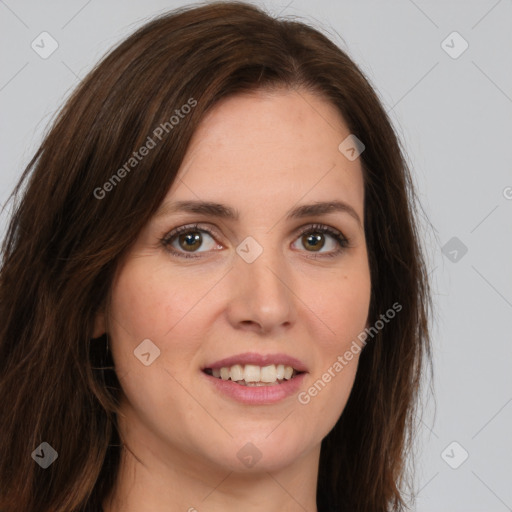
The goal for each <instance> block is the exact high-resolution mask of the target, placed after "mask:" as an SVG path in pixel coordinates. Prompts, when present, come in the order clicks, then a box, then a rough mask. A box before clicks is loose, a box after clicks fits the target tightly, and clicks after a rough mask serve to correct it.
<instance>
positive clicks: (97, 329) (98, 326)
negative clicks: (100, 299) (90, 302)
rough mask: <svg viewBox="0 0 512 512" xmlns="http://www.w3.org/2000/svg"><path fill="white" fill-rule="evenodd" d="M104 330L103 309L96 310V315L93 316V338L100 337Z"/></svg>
mask: <svg viewBox="0 0 512 512" xmlns="http://www.w3.org/2000/svg"><path fill="white" fill-rule="evenodd" d="M105 332H106V328H105V314H104V313H103V311H98V313H96V317H95V318H94V331H93V335H92V337H93V339H96V338H100V337H101V336H103V335H104V334H105Z"/></svg>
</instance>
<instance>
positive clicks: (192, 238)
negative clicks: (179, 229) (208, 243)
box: [178, 231, 203, 251]
mask: <svg viewBox="0 0 512 512" xmlns="http://www.w3.org/2000/svg"><path fill="white" fill-rule="evenodd" d="M202 243H203V237H202V236H201V234H200V233H199V231H189V232H188V233H185V234H184V235H179V237H178V244H179V245H180V247H181V248H182V249H184V250H185V251H188V250H192V251H194V250H196V249H198V248H199V247H201V244H202Z"/></svg>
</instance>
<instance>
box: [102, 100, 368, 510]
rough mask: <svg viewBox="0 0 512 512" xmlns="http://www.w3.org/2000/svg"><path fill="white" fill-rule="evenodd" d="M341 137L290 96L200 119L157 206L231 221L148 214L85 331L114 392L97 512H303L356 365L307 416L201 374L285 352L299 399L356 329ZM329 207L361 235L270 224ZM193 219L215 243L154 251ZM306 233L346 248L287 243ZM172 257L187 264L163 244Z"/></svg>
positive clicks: (356, 291) (354, 198)
mask: <svg viewBox="0 0 512 512" xmlns="http://www.w3.org/2000/svg"><path fill="white" fill-rule="evenodd" d="M349 133H350V131H349V129H348V128H347V126H346V125H345V123H344V121H343V119H342V118H341V116H340V114H339V113H338V111H337V110H336V108H335V107H334V106H333V105H331V104H330V103H328V102H327V101H326V100H324V99H323V98H320V97H318V96H315V95H313V94H311V93H309V92H306V91H303V90H301V91H300V92H299V91H291V90H278V91H273V92H268V91H257V92H255V93H251V94H244V95H237V96H231V97H229V98H227V99H224V100H223V101H222V102H220V103H218V104H217V105H216V106H215V108H214V109H213V110H212V111H211V112H210V113H209V114H208V115H207V117H205V118H204V120H203V122H202V124H201V125H200V127H199V129H198V130H197V131H196V133H195V135H194V138H193V140H192V142H191V145H190V147H189V150H188V152H187V155H186V157H185V160H184V162H183V165H182V167H181V168H180V170H179V174H178V178H177V179H176V181H175V182H174V184H173V186H172V187H171V189H170V190H169V191H168V194H167V197H166V199H165V201H164V203H165V202H167V201H175V200H198V199H200V200H204V201H206V200H208V201H215V202H219V203H223V204H226V205H228V206H231V207H233V208H236V209H237V210H238V211H239V212H240V219H239V220H238V221H234V220H226V219H218V218H213V217H208V216H206V215H203V214H202V215H198V214H192V213H173V214H168V215H162V216H155V217H154V218H153V219H152V220H151V221H150V222H149V223H148V224H147V226H146V227H145V228H144V229H143V231H142V232H141V233H140V236H139V237H138V239H137V240H136V242H135V244H134V246H133V247H132V249H131V251H130V253H129V254H128V255H127V256H126V258H125V259H124V260H123V262H122V264H121V265H120V267H119V268H118V272H117V275H116V278H115V280H114V283H113V289H112V303H111V309H110V313H109V317H108V323H106V322H105V315H104V314H100V315H99V316H98V318H97V319H96V326H95V332H96V334H95V335H96V336H98V335H100V334H101V333H103V332H105V331H106V330H107V331H108V332H109V335H110V339H111V350H112V353H113V357H114V362H115V365H116V371H117V374H118V376H119V380H120V382H121V386H122V388H123V392H124V397H123V400H122V405H121V414H120V415H119V429H120V434H121V438H122V439H123V440H124V443H125V445H126V449H125V450H123V451H122V464H121V470H120V474H119V477H118V480H117V484H116V486H115V488H114V491H113V492H112V494H111V496H109V498H108V499H106V500H105V502H104V504H103V506H104V510H105V512H118V511H121V510H122V511H123V512H140V511H144V510H151V511H152V512H164V511H166V512H168V511H189V512H193V511H194V510H197V511H198V512H203V511H212V512H213V511H219V512H220V511H222V512H231V511H238V510H241V509H243V510H245V511H247V512H253V511H263V510H264V511H267V512H273V511H278V510H279V511H280V512H283V511H299V510H300V511H301V512H303V511H304V510H307V511H312V512H314V511H316V510H317V508H316V485H317V476H318V464H319V456H320V445H321V441H322V439H323V438H324V437H325V436H326V435H327V433H328V432H329V431H330V430H331V429H332V428H333V426H334V425H335V423H336V421H337V420H338V418H339V417H340V415H341V413H342V411H343V409H344V407H345V404H346V402H347V399H348V397H349V394H350V391H351V389H352V385H353V382H354V378H355V374H356V370H357V363H358V357H359V356H358V355H356V356H354V358H353V359H352V360H351V361H350V362H349V363H348V364H347V365H346V366H344V368H343V370H342V371H341V372H338V373H336V372H335V375H336V376H335V377H333V378H332V379H331V381H330V382H329V383H328V384H326V385H325V387H324V388H323V389H322V390H321V392H319V393H318V394H317V396H314V397H312V398H311V400H310V401H309V403H308V404H306V405H303V404H301V403H299V402H298V400H297V396H296V395H293V396H290V397H288V398H286V399H284V400H282V401H280V402H278V403H275V404H269V405H245V404H241V403H239V402H236V401H234V400H233V399H231V398H229V397H227V396H224V395H222V394H220V393H219V392H218V391H216V389H215V387H214V386H213V385H212V384H211V383H210V382H208V380H206V379H205V378H204V377H203V375H202V373H201V368H203V367H204V366H205V365H207V363H212V362H214V361H217V360H219V359H222V358H225V357H228V356H232V355H235V354H239V353H243V352H251V351H253V352H259V353H278V352H279V353H283V352H284V353H286V354H289V355H291V356H294V357H296V358H298V359H300V360H301V361H303V362H304V363H305V364H306V365H307V367H308V373H307V375H306V376H305V380H304V383H303V386H302V387H301V391H304V390H307V389H308V388H309V387H310V386H312V385H313V383H314V382H315V381H317V380H318V379H319V378H321V376H322V374H324V373H325V372H326V371H327V370H328V369H329V368H330V367H332V366H333V364H334V363H335V361H336V360H337V358H338V356H340V355H343V354H344V353H345V352H346V351H347V350H348V349H349V348H350V345H351V343H352V342H353V340H355V339H356V338H357V335H358V334H359V333H360V332H361V331H362V330H363V329H364V328H365V326H366V325H367V319H368V308H369V303H370V291H371V283H370V270H369V266H368V257H367V248H366V242H365V237H364V230H363V223H364V218H363V211H364V185H363V174H362V168H361V163H360V159H359V158H357V159H356V160H354V161H349V160H348V159H347V158H346V157H345V156H344V155H343V154H342V153H341V152H340V151H339V150H338V145H339V144H340V142H341V141H342V140H343V139H345V138H346V137H347V136H348V135H349ZM332 200H340V201H344V202H346V203H348V204H349V205H350V206H352V208H353V209H354V210H355V212H356V213H357V215H358V216H359V219H360V221H361V223H358V221H357V220H356V219H355V218H353V217H352V216H351V215H349V214H348V213H346V212H335V213H327V214H322V215H315V216H314V217H308V218H304V219H296V220H287V219H286V218H285V215H286V213H287V212H288V211H289V210H290V209H291V208H293V207H296V206H298V205H302V204H309V203H314V202H318V201H332ZM196 222H200V223H201V224H202V225H201V227H202V226H203V225H204V226H206V227H211V228H212V229H214V230H215V232H216V233H217V234H218V236H217V235H216V236H215V237H211V236H210V235H209V234H208V233H206V232H204V231H200V234H201V235H202V237H203V238H202V240H203V242H202V245H200V243H199V244H198V245H196V246H194V249H192V250H190V249H189V252H188V254H190V252H192V254H195V255H198V256H199V257H198V258H196V259H193V258H190V259H187V258H184V257H179V256H176V255H172V254H171V253H170V252H169V251H168V250H167V249H166V248H165V247H164V246H163V245H162V244H161V243H160V242H159V239H161V238H162V237H164V236H165V235H166V234H168V233H169V232H170V231H171V230H173V229H174V228H176V227H179V226H183V225H187V224H192V223H196ZM314 223H317V224H322V225H327V226H330V227H333V228H335V229H337V230H339V231H341V232H342V233H343V235H344V236H345V237H346V238H348V239H349V247H347V248H342V249H341V252H340V253H339V254H338V255H336V256H334V257H333V258H328V257H326V256H324V255H325V254H328V253H333V252H335V251H336V250H337V249H338V248H339V247H338V245H337V242H336V240H335V239H334V238H333V237H332V236H331V235H329V234H326V235H323V237H322V234H321V233H320V237H322V238H321V240H323V243H324V245H323V247H322V248H320V249H319V250H317V251H315V248H314V247H312V245H311V243H308V239H307V236H306V237H303V236H301V234H300V232H299V229H300V228H301V227H304V226H308V225H310V224H314ZM191 231H192V233H194V232H195V231H196V230H194V229H191ZM310 233H318V231H315V230H314V229H312V230H311V231H310ZM248 236H251V237H253V238H254V239H255V240H256V241H257V242H258V243H259V244H260V246H261V247H262V248H263V253H262V254H261V255H260V256H259V257H258V258H257V259H256V260H255V261H254V262H252V263H250V264H249V263H247V262H246V261H244V259H242V258H241V257H240V256H239V255H238V253H237V252H236V247H237V246H238V245H239V244H240V243H241V242H242V241H243V240H244V239H245V238H246V237H248ZM320 245H321V244H320ZM173 248H174V249H175V250H176V251H180V252H181V253H182V254H184V253H185V254H186V253H187V245H186V243H184V242H182V243H181V244H180V243H179V239H178V237H176V238H175V239H174V242H173ZM194 250H195V252H194ZM315 255H317V256H319V257H318V259H314V256H315ZM144 339H150V340H152V342H153V343H154V344H155V345H156V346H157V347H158V348H159V350H160V356H159V357H158V358H156V359H155V360H154V362H153V363H151V364H150V365H149V366H145V365H143V364H142V363H141V362H140V361H139V359H137V358H136V357H134V353H133V351H134V349H135V348H136V347H137V346H138V345H139V344H140V343H141V341H142V340H144ZM248 442H251V443H252V444H253V445H254V446H255V447H257V449H258V450H259V452H260V453H261V459H260V460H259V461H258V462H257V463H256V464H255V465H254V466H252V467H251V468H248V467H246V466H245V465H244V464H243V463H242V461H241V460H239V458H238V457H237V452H238V451H239V450H240V448H242V447H243V446H244V445H245V444H246V443H248Z"/></svg>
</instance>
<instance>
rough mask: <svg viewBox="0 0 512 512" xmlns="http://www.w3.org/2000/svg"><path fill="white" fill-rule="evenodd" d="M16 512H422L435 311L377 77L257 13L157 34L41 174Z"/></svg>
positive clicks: (24, 312) (17, 275) (40, 165)
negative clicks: (427, 367) (421, 398)
mask: <svg viewBox="0 0 512 512" xmlns="http://www.w3.org/2000/svg"><path fill="white" fill-rule="evenodd" d="M15 192H16V193H17V196H16V197H18V201H17V203H16V205H15V209H14V213H13V216H12V220H11V222H10V226H9V230H8V233H7V236H6V239H5V242H4V246H3V262H2V268H1V281H0V309H1V314H2V324H1V327H0V396H1V399H2V401H3V404H4V411H5V413H4V414H3V415H2V417H1V420H0V447H1V451H0V453H1V455H2V457H1V458H0V510H2V511H4V512H11V511H21V510H23V511H24V512H35V511H38V512H50V511H52V512H64V511H65V512H69V511H83V510H89V511H98V510H103V511H104V512H117V511H121V510H122V511H128V512H129V511H144V510H148V511H152V512H159V511H163V510H189V511H193V510H197V511H203V510H205V511H206V510H223V511H230V510H238V509H240V508H244V510H254V511H256V510H265V511H273V510H278V509H279V510H308V511H316V510H318V511H319V512H323V511H331V510H350V511H365V512H370V511H371V512H377V511H387V510H403V509H404V507H405V503H406V500H405V499H404V495H405V494H404V493H405V490H404V489H405V488H406V484H407V483H408V481H407V475H406V474H405V463H406V461H407V459H406V457H407V455H408V452H409V449H410V447H411V440H412V434H413V433H414V425H415V416H414V412H415V406H416V402H417V397H418V387H419V383H420V380H421V376H422V371H423V367H424V363H425V361H428V359H429V357H430V345H429V333H428V316H429V310H430V307H431V303H430V301H431V298H430V294H429V287H428V282H427V276H426V271H425V265H424V260H423V256H422V252H421V249H420V243H419V238H418V233H417V225H416V217H415V215H416V210H415V196H414V190H413V186H412V182H411V178H410V174H409V171H408V169H407V166H406V164H405V161H404V158H403V156H402V153H401V150H400V146H399V142H398V140H397V137H396V135H395V134H394V132H393V129H392V127H391V124H390V122H389V120H388V118H387V116H386V114H385V112H384V110H383V108H382V106H381V104H380V102H379V100H378V98H377V96H376V94H375V93H374V91H373V90H372V88H371V86H370V84H369V83H368V81H367V80H366V79H365V77H364V76H363V75H362V73H361V72H360V71H359V70H358V68H357V67H356V65H355V64H354V63H353V62H352V61H351V60H350V59H349V57H348V56H347V55H346V54H345V53H344V52H343V51H341V50H340V49H339V48H338V47H337V46H335V45H334V44H333V43H332V42H330V41H329V40H328V39H327V38H326V37H324V36H323V35H321V34H320V33H319V32H318V31H316V30H314V29H313V28H310V27H308V26H307V25H305V24H302V23H298V22H292V21H280V20H276V19H273V18H272V17H270V16H269V15H267V14H266V13H264V12H262V11H261V10H260V9H258V8H256V7H254V6H251V5H249V4H245V3H235V2H221V3H213V4H209V5H200V6H195V7H193V8H191V7H189V8H183V9H180V10H177V11H174V12H171V13H169V14H166V15H164V16H161V17H159V18H157V19H155V20H154V21H151V22H150V23H148V24H146V25H145V26H143V27H142V28H141V29H139V30H138V31H137V32H136V33H135V34H133V35H132V36H130V37H129V38H128V39H126V40H125V41H124V42H123V43H122V44H120V45H119V46H118V47H117V48H116V49H114V50H113V51H112V52H111V53H110V54H109V55H107V56H106V57H105V58H104V59H103V61H102V62H101V63H99V64H98V65H97V66H96V68H95V69H94V70H93V71H91V73H89V75H88V76H87V77H86V79H85V80H84V81H83V82H82V84H81V85H80V86H79V87H78V89H77V90H76V91H75V93H74V94H73V96H72V97H71V98H70V99H69V101H68V102H67V103H66V105H65V106H64V108H63V110H62V112H61V114H60V116H59V118H58V119H57V121H56V122H55V125H54V126H53V128H52V130H51V131H50V133H49V134H48V136H47V137H46V139H45V140H44V142H43V143H42V145H41V147H40V149H39V150H38V151H37V153H36V155H35V156H34V158H33V159H32V161H31V163H30V164H29V166H28V167H27V169H26V171H25V173H24V175H23V177H22V179H21V180H20V183H19V184H18V186H17V188H16V190H15Z"/></svg>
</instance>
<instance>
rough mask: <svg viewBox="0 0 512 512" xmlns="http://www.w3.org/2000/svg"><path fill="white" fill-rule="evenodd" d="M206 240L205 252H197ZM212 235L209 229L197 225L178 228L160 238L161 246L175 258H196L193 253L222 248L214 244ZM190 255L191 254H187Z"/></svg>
mask: <svg viewBox="0 0 512 512" xmlns="http://www.w3.org/2000/svg"><path fill="white" fill-rule="evenodd" d="M205 235H206V241H207V242H208V239H210V241H209V242H208V243H207V244H206V250H205V251H198V250H197V249H199V248H200V247H202V246H203V245H204V242H205ZM213 237H214V234H213V232H212V231H210V230H209V229H207V228H205V227H202V228H200V227H199V225H198V224H194V225H192V226H191V225H187V226H180V227H179V228H176V229H174V230H172V231H171V232H170V233H169V234H168V235H166V236H165V237H164V238H162V240H161V243H162V245H163V246H164V247H165V248H166V249H167V250H168V251H169V252H171V253H172V254H174V255H176V256H181V257H183V258H198V257H199V256H193V255H192V254H193V253H196V252H207V251H209V250H212V249H213V248H214V247H215V246H216V247H217V248H218V249H219V248H220V249H221V248H222V246H220V245H219V244H217V243H216V242H215V239H214V238H213ZM187 253H192V254H187Z"/></svg>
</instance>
